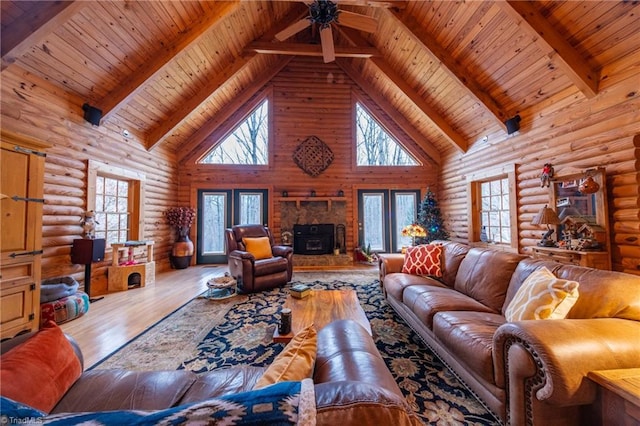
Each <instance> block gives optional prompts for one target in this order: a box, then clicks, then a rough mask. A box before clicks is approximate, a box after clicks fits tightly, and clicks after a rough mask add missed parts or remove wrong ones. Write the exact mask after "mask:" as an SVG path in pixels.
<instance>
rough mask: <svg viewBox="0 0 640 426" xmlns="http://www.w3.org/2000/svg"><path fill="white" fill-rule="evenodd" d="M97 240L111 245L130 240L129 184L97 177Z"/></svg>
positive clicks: (119, 180)
mask: <svg viewBox="0 0 640 426" xmlns="http://www.w3.org/2000/svg"><path fill="white" fill-rule="evenodd" d="M95 213H96V238H104V239H106V240H107V241H108V242H109V243H114V242H118V241H127V240H128V239H129V214H130V212H129V182H128V181H126V180H123V179H115V178H111V177H107V176H100V175H98V176H97V177H96V207H95Z"/></svg>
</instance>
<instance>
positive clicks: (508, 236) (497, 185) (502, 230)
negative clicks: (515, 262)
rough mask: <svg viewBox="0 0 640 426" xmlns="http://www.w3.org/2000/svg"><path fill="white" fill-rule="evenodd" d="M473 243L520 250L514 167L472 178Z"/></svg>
mask: <svg viewBox="0 0 640 426" xmlns="http://www.w3.org/2000/svg"><path fill="white" fill-rule="evenodd" d="M469 185H470V188H469V195H470V198H471V200H470V206H471V215H470V220H471V222H470V226H469V229H470V241H480V242H484V243H492V244H496V245H498V246H501V247H504V248H506V249H514V250H517V248H518V231H517V228H518V226H517V216H516V214H517V206H516V194H515V187H516V182H515V167H514V166H510V167H509V170H488V171H485V172H482V173H478V174H476V175H473V176H471V177H470V178H469Z"/></svg>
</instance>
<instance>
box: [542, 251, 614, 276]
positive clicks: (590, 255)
mask: <svg viewBox="0 0 640 426" xmlns="http://www.w3.org/2000/svg"><path fill="white" fill-rule="evenodd" d="M531 250H532V251H533V257H534V258H536V259H541V260H552V261H554V262H558V263H566V264H570V265H578V266H586V267H589V268H595V269H604V270H607V271H610V270H611V259H610V257H609V253H608V252H606V251H588V250H567V249H563V248H557V247H532V248H531Z"/></svg>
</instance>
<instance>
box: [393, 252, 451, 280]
mask: <svg viewBox="0 0 640 426" xmlns="http://www.w3.org/2000/svg"><path fill="white" fill-rule="evenodd" d="M441 256H442V246H441V245H439V244H421V245H419V246H415V247H409V248H408V249H407V252H406V253H405V255H404V264H403V265H402V272H404V273H405V274H411V275H429V276H432V277H441V276H442V266H441V262H440V258H441Z"/></svg>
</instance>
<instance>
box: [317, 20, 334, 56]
mask: <svg viewBox="0 0 640 426" xmlns="http://www.w3.org/2000/svg"><path fill="white" fill-rule="evenodd" d="M320 43H321V44H322V58H323V59H324V63H325V64H326V63H329V62H333V61H335V59H336V51H335V46H334V45H333V32H332V31H331V25H329V26H328V27H327V28H323V29H321V30H320Z"/></svg>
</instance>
